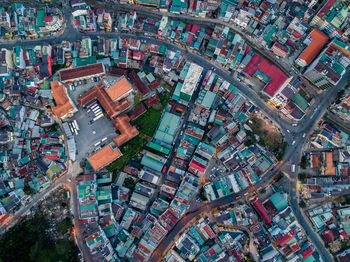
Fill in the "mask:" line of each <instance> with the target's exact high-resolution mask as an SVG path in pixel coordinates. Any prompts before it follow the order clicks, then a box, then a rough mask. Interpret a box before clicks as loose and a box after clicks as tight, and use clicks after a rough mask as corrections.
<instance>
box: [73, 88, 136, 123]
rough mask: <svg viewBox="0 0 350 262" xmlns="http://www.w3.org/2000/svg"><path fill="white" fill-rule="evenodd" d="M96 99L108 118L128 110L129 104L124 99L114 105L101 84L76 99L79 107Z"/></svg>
mask: <svg viewBox="0 0 350 262" xmlns="http://www.w3.org/2000/svg"><path fill="white" fill-rule="evenodd" d="M94 99H97V100H98V101H99V102H100V104H101V106H102V107H103V109H104V110H105V111H106V113H107V115H108V117H110V118H113V117H115V116H117V115H119V114H120V113H122V112H123V111H124V110H126V109H128V108H129V106H130V105H129V103H128V101H126V100H125V99H124V100H122V101H120V102H118V103H115V102H114V101H113V100H112V99H111V97H110V96H109V95H108V93H107V92H106V90H105V85H104V84H103V83H101V84H99V85H97V86H95V87H93V88H92V89H90V90H89V91H87V92H86V93H85V94H83V95H82V96H80V97H79V98H78V103H79V105H80V106H84V105H86V104H87V103H89V102H91V101H92V100H94Z"/></svg>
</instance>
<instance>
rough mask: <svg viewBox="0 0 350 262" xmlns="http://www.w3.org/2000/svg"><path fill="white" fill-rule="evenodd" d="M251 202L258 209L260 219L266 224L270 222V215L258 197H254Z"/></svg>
mask: <svg viewBox="0 0 350 262" xmlns="http://www.w3.org/2000/svg"><path fill="white" fill-rule="evenodd" d="M252 204H253V205H254V207H255V209H256V210H257V211H258V213H259V215H260V216H261V217H262V219H263V220H264V222H265V223H266V224H269V223H271V222H272V219H271V217H270V216H269V214H268V213H267V211H266V209H265V208H264V207H263V205H262V204H261V201H260V199H258V198H256V199H255V200H253V201H252Z"/></svg>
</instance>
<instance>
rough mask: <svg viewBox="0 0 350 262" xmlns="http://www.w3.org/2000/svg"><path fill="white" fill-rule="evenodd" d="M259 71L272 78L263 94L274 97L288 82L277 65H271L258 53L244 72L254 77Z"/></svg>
mask: <svg viewBox="0 0 350 262" xmlns="http://www.w3.org/2000/svg"><path fill="white" fill-rule="evenodd" d="M257 70H259V71H261V72H262V73H264V74H265V75H267V76H268V77H269V78H270V81H269V82H268V83H267V84H266V86H265V87H264V89H263V92H264V93H265V94H266V95H268V96H270V97H272V96H273V95H274V94H275V93H276V92H277V90H278V89H279V88H280V87H281V85H282V84H283V83H284V82H285V81H286V80H287V76H286V75H285V74H284V73H283V72H282V71H281V70H279V69H278V68H277V67H276V66H275V65H272V64H270V63H269V62H268V61H266V60H265V59H263V58H262V57H261V56H260V55H258V54H257V53H254V55H253V56H252V58H251V59H250V61H249V62H248V64H247V65H246V66H245V67H244V69H243V71H244V72H245V73H246V74H248V75H249V76H253V75H254V74H255V72H256V71H257Z"/></svg>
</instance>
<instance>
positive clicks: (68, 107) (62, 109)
mask: <svg viewBox="0 0 350 262" xmlns="http://www.w3.org/2000/svg"><path fill="white" fill-rule="evenodd" d="M51 92H52V96H53V99H54V100H55V102H56V106H55V107H53V108H52V111H53V113H54V114H55V115H56V116H57V117H59V118H65V117H67V116H68V115H69V114H70V113H74V112H76V111H77V109H76V108H75V106H74V104H73V102H72V101H71V100H70V98H69V97H68V93H67V88H65V87H64V86H63V85H61V84H60V83H59V82H58V81H52V82H51Z"/></svg>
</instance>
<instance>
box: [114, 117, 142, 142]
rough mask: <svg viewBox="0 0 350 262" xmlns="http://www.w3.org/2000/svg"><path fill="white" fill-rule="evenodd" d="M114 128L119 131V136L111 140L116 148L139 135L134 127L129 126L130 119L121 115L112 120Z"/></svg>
mask: <svg viewBox="0 0 350 262" xmlns="http://www.w3.org/2000/svg"><path fill="white" fill-rule="evenodd" d="M113 123H114V128H115V129H117V130H119V132H120V135H119V136H117V137H115V138H114V139H113V142H114V143H115V144H116V146H121V145H123V144H125V143H126V142H128V141H129V140H130V139H132V138H134V137H135V136H137V135H138V134H139V131H138V130H137V128H136V127H134V126H132V125H131V124H130V118H129V117H128V116H127V115H122V116H119V117H117V118H116V119H115V120H113Z"/></svg>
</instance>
